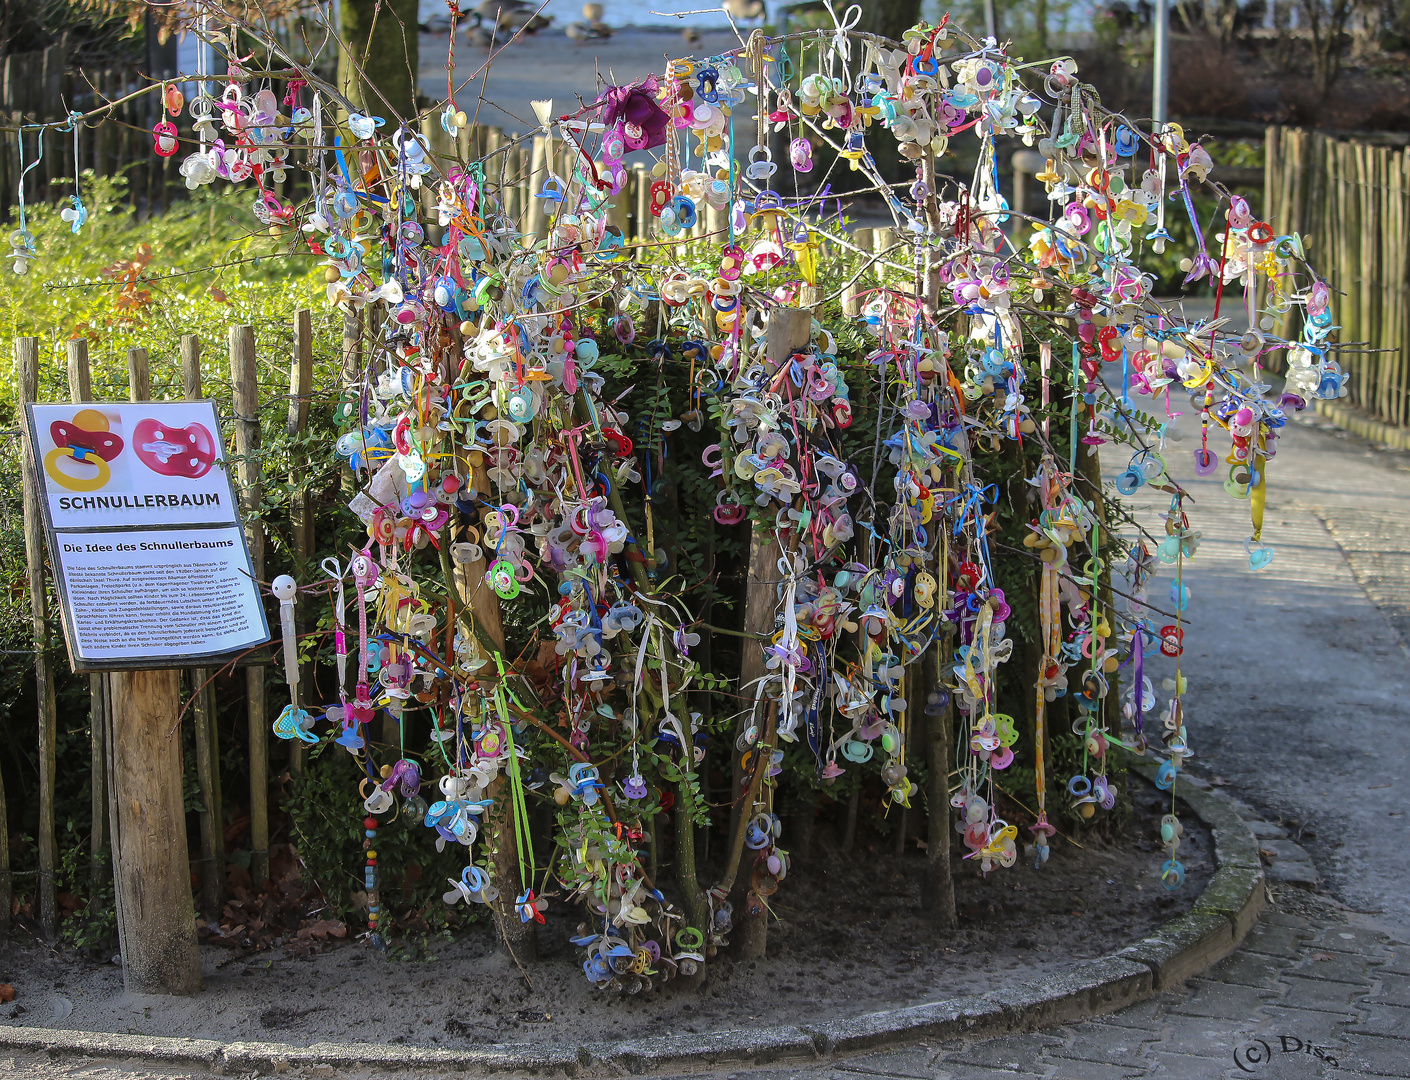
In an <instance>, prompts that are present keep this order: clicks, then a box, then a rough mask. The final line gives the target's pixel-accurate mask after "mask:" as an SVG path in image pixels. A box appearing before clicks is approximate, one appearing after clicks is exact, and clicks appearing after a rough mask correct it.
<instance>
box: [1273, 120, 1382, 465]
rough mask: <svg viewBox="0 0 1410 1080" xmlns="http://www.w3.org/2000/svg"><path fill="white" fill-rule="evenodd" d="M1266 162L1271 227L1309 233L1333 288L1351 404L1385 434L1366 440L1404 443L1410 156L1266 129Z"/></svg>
mask: <svg viewBox="0 0 1410 1080" xmlns="http://www.w3.org/2000/svg"><path fill="white" fill-rule="evenodd" d="M1265 161H1266V173H1265V188H1264V205H1265V208H1266V213H1267V215H1268V222H1269V224H1271V225H1272V227H1273V231H1274V232H1275V233H1276V234H1278V235H1283V234H1285V233H1291V232H1299V233H1301V234H1302V236H1303V239H1304V243H1305V245H1306V247H1307V256H1308V258H1309V259H1310V260H1311V262H1312V264H1313V265H1314V266H1316V267H1317V269H1318V270H1319V272H1321V273H1322V274H1324V275H1325V276H1326V278H1327V281H1328V283H1329V284H1330V285H1331V287H1332V289H1333V299H1332V313H1333V315H1334V316H1335V318H1336V321H1337V323H1338V324H1339V325H1340V326H1341V330H1340V332H1339V333H1338V335H1337V336H1338V338H1339V340H1340V341H1341V342H1342V343H1344V344H1346V345H1347V347H1346V348H1345V349H1341V350H1338V351H1337V352H1336V353H1335V354H1334V356H1335V358H1336V359H1337V360H1338V361H1339V362H1340V363H1341V365H1342V367H1343V369H1344V370H1346V371H1348V372H1350V373H1351V379H1350V381H1349V382H1348V383H1347V388H1348V390H1349V391H1350V393H1349V394H1348V397H1347V398H1346V404H1349V405H1350V406H1352V408H1353V409H1355V410H1356V412H1357V413H1359V414H1361V416H1362V417H1365V418H1369V420H1370V421H1371V422H1372V424H1373V425H1376V427H1377V429H1378V430H1374V431H1373V430H1372V429H1371V428H1369V427H1368V428H1367V430H1365V431H1361V432H1359V433H1361V434H1366V435H1369V436H1370V437H1373V438H1380V439H1382V440H1384V441H1392V442H1401V441H1402V440H1403V438H1404V436H1405V434H1406V433H1410V386H1407V376H1410V244H1407V235H1406V227H1407V225H1410V150H1407V149H1403V148H1394V147H1389V146H1376V145H1372V144H1369V143H1366V142H1350V141H1345V140H1341V139H1337V138H1334V137H1332V136H1329V135H1323V134H1320V133H1317V132H1310V131H1303V130H1300V129H1297V128H1269V129H1268V135H1267V156H1266V158H1265ZM1320 404H1321V405H1322V406H1323V411H1326V412H1328V413H1329V414H1330V415H1332V416H1333V418H1334V419H1336V420H1337V421H1338V422H1339V423H1342V422H1343V421H1344V420H1352V421H1354V419H1355V418H1354V416H1344V415H1342V414H1345V413H1346V409H1345V405H1341V406H1338V405H1337V404H1336V403H1320ZM1347 426H1355V425H1354V424H1348V425H1347ZM1360 426H1362V427H1365V426H1366V425H1364V424H1362V425H1360Z"/></svg>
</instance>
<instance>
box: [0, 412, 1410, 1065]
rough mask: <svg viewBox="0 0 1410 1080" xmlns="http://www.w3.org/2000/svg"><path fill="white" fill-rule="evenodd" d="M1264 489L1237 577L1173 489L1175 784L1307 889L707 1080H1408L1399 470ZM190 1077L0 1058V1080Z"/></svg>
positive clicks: (1307, 471) (1306, 447)
mask: <svg viewBox="0 0 1410 1080" xmlns="http://www.w3.org/2000/svg"><path fill="white" fill-rule="evenodd" d="M1184 422H1188V418H1186V420H1185V421H1184ZM1193 446H1194V443H1193V442H1192V441H1188V440H1187V441H1186V442H1185V443H1183V444H1178V445H1177V446H1176V447H1175V457H1176V458H1177V459H1179V460H1181V461H1187V460H1188V450H1189V449H1192V448H1193ZM1105 464H1106V466H1107V467H1108V468H1109V469H1110V468H1112V467H1116V468H1118V469H1119V468H1120V467H1121V465H1122V464H1123V463H1119V462H1115V461H1107V462H1105ZM1179 472H1180V473H1182V474H1184V475H1188V474H1189V472H1190V470H1189V469H1187V468H1179ZM1270 475H1271V485H1272V486H1271V489H1270V492H1269V497H1268V510H1267V519H1266V525H1265V539H1266V540H1267V542H1268V543H1270V544H1271V545H1272V546H1273V547H1274V548H1275V549H1276V552H1277V555H1276V558H1275V561H1274V562H1273V564H1272V566H1271V567H1270V568H1269V569H1268V570H1266V571H1264V572H1262V573H1261V574H1258V575H1256V576H1255V575H1252V574H1251V573H1250V571H1249V570H1248V567H1247V557H1246V556H1245V554H1244V552H1243V547H1242V543H1243V539H1244V537H1245V536H1246V535H1247V534H1248V525H1247V519H1246V513H1247V504H1246V503H1237V502H1234V501H1233V500H1230V499H1229V498H1228V497H1227V496H1226V495H1225V494H1224V493H1223V492H1222V491H1220V490H1219V489H1218V487H1217V484H1216V483H1215V482H1214V481H1212V480H1206V481H1196V482H1194V484H1193V485H1192V490H1193V493H1194V494H1195V497H1196V499H1197V506H1198V510H1197V512H1196V515H1195V516H1196V518H1197V522H1196V523H1197V526H1198V527H1199V528H1201V529H1202V530H1203V531H1204V544H1203V546H1202V547H1201V549H1200V552H1199V554H1198V556H1197V558H1196V559H1195V560H1194V561H1193V562H1192V563H1191V564H1190V566H1189V568H1188V571H1187V578H1186V580H1187V583H1188V584H1189V585H1190V586H1191V588H1192V590H1193V593H1194V598H1193V602H1192V605H1191V608H1190V612H1189V614H1190V616H1191V620H1192V622H1191V625H1190V630H1189V636H1188V637H1187V644H1188V645H1189V652H1188V654H1187V655H1188V656H1189V659H1190V663H1189V665H1188V666H1189V674H1190V677H1191V691H1190V694H1189V697H1188V698H1187V709H1186V715H1187V719H1188V723H1189V728H1190V736H1191V740H1192V744H1193V746H1194V749H1195V751H1196V753H1197V754H1198V755H1199V756H1198V757H1197V758H1196V759H1195V761H1194V763H1193V766H1192V768H1191V769H1190V773H1191V774H1192V775H1193V776H1194V777H1195V778H1197V779H1200V782H1203V783H1206V784H1210V785H1212V786H1213V787H1214V788H1215V789H1218V790H1223V791H1224V792H1225V793H1226V794H1227V793H1228V792H1237V793H1238V797H1237V798H1236V799H1235V802H1236V804H1237V805H1238V806H1239V808H1240V810H1241V811H1242V812H1243V813H1244V814H1245V815H1246V816H1248V817H1251V818H1257V819H1261V820H1262V822H1263V823H1264V824H1262V825H1259V826H1258V829H1259V831H1260V835H1263V836H1266V837H1267V838H1268V839H1267V840H1266V841H1265V843H1264V846H1265V847H1266V848H1267V850H1268V852H1269V854H1270V855H1275V856H1276V857H1275V858H1272V859H1270V863H1271V869H1270V877H1273V878H1278V877H1282V878H1291V879H1297V878H1298V877H1299V876H1303V877H1307V878H1309V879H1311V881H1315V883H1316V885H1315V887H1316V888H1317V890H1318V891H1316V892H1309V891H1307V890H1304V889H1301V888H1298V887H1295V886H1293V885H1291V884H1286V883H1278V882H1275V883H1274V884H1273V885H1272V886H1271V893H1272V900H1273V903H1272V904H1271V905H1270V908H1269V910H1268V912H1267V913H1266V914H1265V915H1264V916H1263V918H1262V919H1261V920H1260V921H1259V923H1258V925H1257V926H1256V927H1255V928H1254V930H1253V932H1252V933H1251V935H1250V937H1249V939H1248V941H1247V942H1246V944H1245V945H1244V947H1243V948H1242V949H1240V950H1239V951H1238V952H1237V953H1236V954H1234V955H1233V956H1231V957H1230V958H1228V959H1227V960H1225V961H1223V962H1222V963H1220V964H1219V965H1217V966H1216V967H1215V968H1213V969H1212V970H1211V971H1209V972H1208V973H1206V975H1205V976H1204V977H1202V978H1198V979H1193V980H1191V981H1190V982H1189V983H1188V984H1187V985H1186V986H1185V987H1184V988H1182V989H1181V990H1178V991H1174V992H1170V993H1166V994H1163V995H1161V996H1159V997H1157V998H1155V999H1152V1000H1150V1001H1147V1002H1143V1003H1142V1004H1140V1005H1137V1006H1134V1007H1132V1008H1129V1009H1126V1010H1124V1011H1122V1012H1120V1013H1116V1014H1114V1015H1111V1016H1107V1017H1103V1018H1100V1019H1097V1020H1092V1021H1087V1022H1084V1023H1080V1024H1075V1025H1070V1026H1067V1027H1063V1028H1058V1029H1053V1030H1049V1031H1043V1032H1033V1033H1028V1034H1022V1035H1015V1036H1010V1037H1006V1038H1000V1039H990V1040H985V1041H974V1042H970V1041H965V1040H957V1041H955V1042H953V1043H943V1044H932V1045H918V1046H913V1047H910V1048H907V1049H902V1050H894V1051H887V1052H880V1053H875V1054H870V1055H867V1056H864V1057H857V1058H851V1059H847V1060H845V1061H843V1062H840V1063H836V1064H831V1065H826V1066H812V1067H804V1068H783V1069H765V1070H750V1071H747V1072H741V1073H721V1074H719V1080H785V1078H787V1080H865V1078H868V1077H896V1078H905V1080H998V1078H1000V1077H1015V1076H1042V1077H1051V1078H1059V1080H1065V1078H1073V1080H1118V1078H1119V1080H1126V1078H1135V1077H1151V1078H1166V1077H1168V1078H1171V1080H1177V1078H1186V1077H1188V1078H1192V1080H1193V1078H1201V1080H1203V1078H1212V1077H1265V1078H1278V1080H1282V1078H1313V1077H1324V1076H1325V1077H1334V1076H1358V1077H1410V944H1407V943H1410V825H1408V824H1407V817H1406V810H1405V803H1404V801H1403V798H1402V792H1403V791H1404V788H1405V784H1404V776H1403V774H1404V773H1405V772H1407V771H1410V704H1408V702H1410V695H1407V692H1406V690H1407V687H1406V683H1407V674H1410V660H1407V652H1406V641H1405V637H1403V636H1402V635H1406V636H1410V455H1405V454H1399V453H1395V452H1387V451H1380V450H1375V449H1373V448H1371V447H1370V446H1368V445H1367V444H1365V443H1362V442H1360V441H1359V440H1356V439H1354V438H1350V437H1347V436H1345V435H1343V434H1341V433H1338V432H1335V431H1330V430H1324V429H1323V427H1322V426H1321V425H1320V424H1319V423H1318V422H1316V420H1315V419H1313V420H1310V421H1303V422H1300V423H1299V424H1297V425H1296V426H1294V427H1292V428H1291V429H1290V430H1289V431H1288V432H1287V434H1286V436H1285V437H1284V438H1283V439H1281V440H1280V441H1279V452H1278V455H1277V458H1276V461H1275V462H1274V468H1273V469H1272V470H1271V474H1270ZM1165 508H1166V507H1165V502H1164V498H1163V497H1161V498H1160V499H1159V501H1152V502H1151V503H1150V504H1149V505H1148V506H1146V507H1145V508H1144V509H1143V510H1142V513H1143V514H1144V515H1146V516H1147V517H1149V518H1150V519H1151V520H1152V521H1153V522H1154V521H1155V517H1154V515H1156V514H1158V513H1159V512H1161V511H1163V510H1164V509H1165ZM1163 591H1164V590H1163V588H1160V587H1157V588H1156V589H1153V590H1152V593H1151V595H1152V598H1153V599H1154V598H1155V597H1156V596H1157V595H1158V594H1159V593H1163ZM1155 602H1156V603H1159V601H1158V600H1156V601H1155ZM1153 674H1154V676H1155V677H1156V678H1159V677H1160V675H1161V674H1163V672H1161V671H1159V670H1157V671H1155V672H1154V673H1153ZM1162 696H1163V695H1162ZM1311 881H1309V883H1311ZM199 1075H201V1073H200V1070H194V1071H193V1070H191V1069H189V1068H188V1069H180V1068H166V1069H164V1068H152V1067H145V1066H129V1065H124V1064H122V1063H117V1062H99V1061H84V1062H74V1061H58V1062H50V1061H49V1060H48V1059H47V1058H44V1057H42V1056H37V1057H36V1056H18V1057H15V1058H6V1057H4V1056H0V1076H4V1077H15V1078H17V1080H39V1078H41V1077H44V1078H48V1077H65V1078H79V1077H81V1078H84V1080H138V1078H149V1077H150V1078H155V1077H175V1076H185V1077H196V1076H199ZM320 1075H332V1073H331V1072H329V1073H321V1074H320ZM378 1080H388V1074H386V1073H381V1074H379V1076H378Z"/></svg>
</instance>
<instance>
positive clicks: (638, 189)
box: [628, 162, 651, 240]
mask: <svg viewBox="0 0 1410 1080" xmlns="http://www.w3.org/2000/svg"><path fill="white" fill-rule="evenodd" d="M628 190H630V191H631V193H632V195H633V196H634V197H635V200H636V206H635V208H634V209H635V218H636V227H635V228H634V229H633V230H632V239H633V240H649V239H651V174H650V173H649V172H647V171H646V166H645V165H643V164H641V162H637V163H636V164H635V165H633V166H632V175H631V181H630V187H629V189H628Z"/></svg>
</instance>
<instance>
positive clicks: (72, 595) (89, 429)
mask: <svg viewBox="0 0 1410 1080" xmlns="http://www.w3.org/2000/svg"><path fill="white" fill-rule="evenodd" d="M25 415H26V419H27V421H28V426H29V438H30V446H31V449H32V451H33V458H32V460H33V461H34V463H35V465H36V466H37V472H38V483H39V489H40V492H41V493H42V503H43V507H44V516H45V527H46V532H47V535H48V538H49V553H50V557H51V560H52V565H53V567H54V574H55V579H56V581H57V583H58V587H59V595H60V597H61V599H62V602H63V622H64V636H65V638H66V640H67V642H68V647H69V658H70V661H71V663H72V666H73V669H74V670H75V671H100V670H117V669H123V668H169V667H186V666H201V665H205V664H207V663H209V662H211V661H214V660H217V659H222V658H225V657H228V656H231V655H232V654H239V653H241V652H243V651H246V650H249V649H251V648H254V647H256V646H259V645H262V644H264V643H265V642H266V641H268V640H269V625H268V622H267V621H266V619H265V614H264V605H263V603H262V602H261V600H260V595H259V588H258V586H257V585H256V583H255V579H254V569H253V567H252V565H251V563H250V555H249V551H248V549H247V548H246V545H245V535H244V532H243V531H242V530H241V528H240V518H239V508H238V504H237V503H236V498H235V491H234V488H233V487H232V486H231V483H230V477H229V474H228V472H227V470H226V461H225V446H224V443H223V442H222V440H221V437H220V426H219V423H218V420H217V417H216V411H215V405H214V403H213V402H209V401H181V402H157V401H152V402H145V401H144V402H132V403H122V404H111V403H89V404H82V405H26V406H25Z"/></svg>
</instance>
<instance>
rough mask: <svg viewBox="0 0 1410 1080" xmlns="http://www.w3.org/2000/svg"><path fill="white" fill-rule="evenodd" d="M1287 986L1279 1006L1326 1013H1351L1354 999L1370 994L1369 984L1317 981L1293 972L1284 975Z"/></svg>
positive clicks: (1328, 980) (1327, 980)
mask: <svg viewBox="0 0 1410 1080" xmlns="http://www.w3.org/2000/svg"><path fill="white" fill-rule="evenodd" d="M1283 982H1284V983H1285V984H1286V985H1287V990H1286V991H1284V993H1283V996H1282V998H1280V999H1279V1004H1281V1005H1289V1006H1291V1007H1293V1008H1295V1009H1321V1010H1323V1011H1325V1012H1349V1011H1350V1010H1351V1009H1352V1008H1353V1006H1352V1004H1351V1000H1352V998H1353V997H1360V996H1362V995H1364V994H1366V993H1369V992H1370V989H1371V986H1370V983H1369V982H1365V983H1345V982H1333V981H1332V980H1330V979H1317V978H1312V977H1310V976H1306V975H1296V974H1293V973H1292V972H1284V973H1283Z"/></svg>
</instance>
